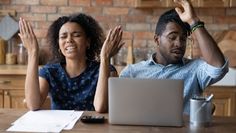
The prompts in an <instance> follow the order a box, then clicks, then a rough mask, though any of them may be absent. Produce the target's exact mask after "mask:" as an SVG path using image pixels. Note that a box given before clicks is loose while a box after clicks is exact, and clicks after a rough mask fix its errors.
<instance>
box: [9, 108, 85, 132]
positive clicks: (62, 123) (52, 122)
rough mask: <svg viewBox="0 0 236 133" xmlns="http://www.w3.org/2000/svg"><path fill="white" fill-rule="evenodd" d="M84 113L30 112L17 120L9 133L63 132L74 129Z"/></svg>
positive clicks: (69, 111) (62, 111)
mask: <svg viewBox="0 0 236 133" xmlns="http://www.w3.org/2000/svg"><path fill="white" fill-rule="evenodd" d="M82 113H83V111H74V110H38V111H29V112H27V113H26V114H24V115H23V116H21V117H20V118H19V119H17V120H16V121H15V122H14V123H12V126H11V127H10V128H8V129H7V131H20V132H61V130H63V129H64V128H65V129H67V130H69V129H72V128H73V126H74V124H75V123H76V121H77V120H78V119H79V118H80V117H81V115H82Z"/></svg>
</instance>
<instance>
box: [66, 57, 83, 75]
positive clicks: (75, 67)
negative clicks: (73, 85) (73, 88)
mask: <svg viewBox="0 0 236 133" xmlns="http://www.w3.org/2000/svg"><path fill="white" fill-rule="evenodd" d="M86 67H87V63H86V60H85V59H84V60H66V65H65V70H66V72H67V74H68V75H69V77H70V78H73V77H76V76H79V75H80V74H81V73H82V72H83V71H84V70H85V69H86Z"/></svg>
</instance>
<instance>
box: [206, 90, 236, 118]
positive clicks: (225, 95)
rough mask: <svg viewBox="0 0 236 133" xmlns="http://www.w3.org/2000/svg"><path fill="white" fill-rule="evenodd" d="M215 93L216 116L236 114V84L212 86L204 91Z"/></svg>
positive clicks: (208, 93)
mask: <svg viewBox="0 0 236 133" xmlns="http://www.w3.org/2000/svg"><path fill="white" fill-rule="evenodd" d="M204 93H205V94H207V95H210V94H211V93H212V94H214V97H213V103H214V104H215V106H216V109H215V112H214V115H216V116H236V86H210V87H208V88H207V89H206V91H205V92H204Z"/></svg>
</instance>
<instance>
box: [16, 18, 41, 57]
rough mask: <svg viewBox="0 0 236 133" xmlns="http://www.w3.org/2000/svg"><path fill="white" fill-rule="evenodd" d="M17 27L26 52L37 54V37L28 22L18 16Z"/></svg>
mask: <svg viewBox="0 0 236 133" xmlns="http://www.w3.org/2000/svg"><path fill="white" fill-rule="evenodd" d="M19 28H20V33H19V34H18V35H19V36H20V38H21V41H22V43H23V45H24V46H25V48H26V49H27V51H28V54H35V53H36V54H38V50H39V46H38V42H37V38H36V36H35V34H34V31H33V29H32V26H31V25H30V23H29V22H27V21H26V20H24V19H23V18H20V21H19Z"/></svg>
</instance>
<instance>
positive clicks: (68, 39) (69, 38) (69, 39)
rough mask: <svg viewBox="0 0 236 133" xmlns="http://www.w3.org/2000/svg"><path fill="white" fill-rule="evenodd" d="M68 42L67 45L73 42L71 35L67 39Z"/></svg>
mask: <svg viewBox="0 0 236 133" xmlns="http://www.w3.org/2000/svg"><path fill="white" fill-rule="evenodd" d="M66 42H67V43H70V42H72V37H71V36H70V35H69V36H67V38H66Z"/></svg>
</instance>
